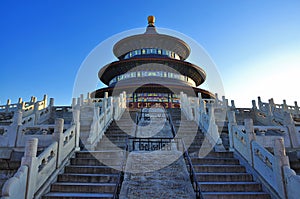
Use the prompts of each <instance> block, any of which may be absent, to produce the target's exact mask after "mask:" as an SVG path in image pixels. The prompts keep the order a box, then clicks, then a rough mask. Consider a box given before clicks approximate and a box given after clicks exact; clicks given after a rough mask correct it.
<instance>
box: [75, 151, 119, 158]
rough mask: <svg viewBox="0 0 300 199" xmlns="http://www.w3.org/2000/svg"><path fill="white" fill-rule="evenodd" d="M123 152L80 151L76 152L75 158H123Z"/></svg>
mask: <svg viewBox="0 0 300 199" xmlns="http://www.w3.org/2000/svg"><path fill="white" fill-rule="evenodd" d="M124 155H125V152H124V151H122V150H107V151H81V152H77V153H76V155H75V157H76V158H117V157H118V158H123V157H124Z"/></svg>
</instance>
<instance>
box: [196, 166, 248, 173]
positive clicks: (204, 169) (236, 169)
mask: <svg viewBox="0 0 300 199" xmlns="http://www.w3.org/2000/svg"><path fill="white" fill-rule="evenodd" d="M193 167H194V170H195V172H199V173H227V172H228V173H245V172H246V169H245V167H244V166H241V165H193Z"/></svg>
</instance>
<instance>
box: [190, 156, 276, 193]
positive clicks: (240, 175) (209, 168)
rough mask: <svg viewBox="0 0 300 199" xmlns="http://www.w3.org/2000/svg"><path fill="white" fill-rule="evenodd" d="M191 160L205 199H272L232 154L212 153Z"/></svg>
mask: <svg viewBox="0 0 300 199" xmlns="http://www.w3.org/2000/svg"><path fill="white" fill-rule="evenodd" d="M191 159H192V163H193V167H194V170H195V172H196V175H197V180H198V183H199V185H200V189H201V192H202V195H203V197H204V198H205V199H210V198H214V199H215V198H223V199H224V198H249V199H250V198H271V197H270V195H269V194H267V193H265V192H264V191H263V190H262V186H261V184H260V183H257V182H255V181H253V176H252V175H251V174H249V173H247V172H246V169H245V167H244V166H242V165H241V164H240V162H239V160H238V159H236V158H235V157H234V154H233V153H232V152H210V153H209V154H208V155H207V156H205V157H203V158H202V157H192V158H191Z"/></svg>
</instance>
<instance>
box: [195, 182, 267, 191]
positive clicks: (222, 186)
mask: <svg viewBox="0 0 300 199" xmlns="http://www.w3.org/2000/svg"><path fill="white" fill-rule="evenodd" d="M198 184H199V185H200V188H201V191H202V192H232V191H234V192H260V191H261V190H262V188H261V184H259V183H257V182H200V183H198Z"/></svg>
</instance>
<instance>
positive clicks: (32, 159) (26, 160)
mask: <svg viewBox="0 0 300 199" xmlns="http://www.w3.org/2000/svg"><path fill="white" fill-rule="evenodd" d="M37 148H38V139H37V138H31V139H29V140H27V142H26V146H25V153H24V156H23V157H22V162H21V166H23V165H26V166H27V167H28V174H27V185H24V186H26V198H27V199H32V198H33V196H34V192H35V189H36V176H37V175H38V162H37V157H36V156H37Z"/></svg>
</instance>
